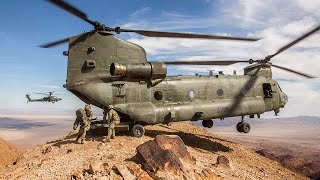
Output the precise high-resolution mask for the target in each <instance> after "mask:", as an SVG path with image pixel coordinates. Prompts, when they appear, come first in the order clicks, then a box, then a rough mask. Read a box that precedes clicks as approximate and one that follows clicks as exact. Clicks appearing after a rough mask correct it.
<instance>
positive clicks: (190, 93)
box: [188, 90, 196, 100]
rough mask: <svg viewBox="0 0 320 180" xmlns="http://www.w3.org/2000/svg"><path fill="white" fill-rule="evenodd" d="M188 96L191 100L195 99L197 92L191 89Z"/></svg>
mask: <svg viewBox="0 0 320 180" xmlns="http://www.w3.org/2000/svg"><path fill="white" fill-rule="evenodd" d="M188 97H189V99H190V100H193V99H194V98H195V97H196V93H195V92H194V91H193V90H191V91H189V93H188Z"/></svg>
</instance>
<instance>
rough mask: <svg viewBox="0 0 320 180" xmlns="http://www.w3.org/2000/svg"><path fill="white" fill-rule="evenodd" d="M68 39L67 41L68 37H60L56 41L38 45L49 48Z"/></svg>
mask: <svg viewBox="0 0 320 180" xmlns="http://www.w3.org/2000/svg"><path fill="white" fill-rule="evenodd" d="M68 41H69V38H65V39H61V40H58V41H54V42H50V43H46V44H43V45H40V47H42V48H50V47H53V46H57V45H59V44H63V43H66V42H68Z"/></svg>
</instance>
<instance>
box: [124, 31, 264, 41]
mask: <svg viewBox="0 0 320 180" xmlns="http://www.w3.org/2000/svg"><path fill="white" fill-rule="evenodd" d="M120 32H134V33H137V34H140V35H143V36H148V37H169V38H197V39H221V40H235V41H258V40H260V38H245V37H232V36H218V35H209V34H192V33H177V32H163V31H146V30H132V29H120Z"/></svg>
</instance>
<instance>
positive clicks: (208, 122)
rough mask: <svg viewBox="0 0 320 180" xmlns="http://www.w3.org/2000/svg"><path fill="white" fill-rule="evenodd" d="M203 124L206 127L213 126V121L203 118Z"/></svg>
mask: <svg viewBox="0 0 320 180" xmlns="http://www.w3.org/2000/svg"><path fill="white" fill-rule="evenodd" d="M202 126H203V127H206V128H212V126H213V121H212V120H203V121H202Z"/></svg>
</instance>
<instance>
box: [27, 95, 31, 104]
mask: <svg viewBox="0 0 320 180" xmlns="http://www.w3.org/2000/svg"><path fill="white" fill-rule="evenodd" d="M26 98H27V99H28V102H31V101H32V99H31V98H30V94H26Z"/></svg>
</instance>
